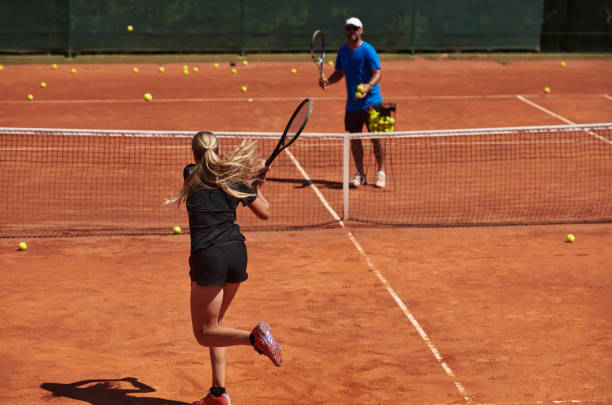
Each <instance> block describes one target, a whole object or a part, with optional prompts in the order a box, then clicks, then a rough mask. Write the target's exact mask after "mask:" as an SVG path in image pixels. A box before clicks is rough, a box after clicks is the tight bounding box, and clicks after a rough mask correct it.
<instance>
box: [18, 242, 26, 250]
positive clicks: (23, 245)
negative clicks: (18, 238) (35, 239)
mask: <svg viewBox="0 0 612 405" xmlns="http://www.w3.org/2000/svg"><path fill="white" fill-rule="evenodd" d="M17 246H18V247H19V250H28V244H27V243H25V242H19V245H17Z"/></svg>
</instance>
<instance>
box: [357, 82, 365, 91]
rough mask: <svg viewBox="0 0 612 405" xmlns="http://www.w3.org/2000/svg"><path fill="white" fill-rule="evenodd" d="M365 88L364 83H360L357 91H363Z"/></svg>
mask: <svg viewBox="0 0 612 405" xmlns="http://www.w3.org/2000/svg"><path fill="white" fill-rule="evenodd" d="M364 90H365V86H364V85H363V84H360V85H359V86H357V91H359V92H362V91H364Z"/></svg>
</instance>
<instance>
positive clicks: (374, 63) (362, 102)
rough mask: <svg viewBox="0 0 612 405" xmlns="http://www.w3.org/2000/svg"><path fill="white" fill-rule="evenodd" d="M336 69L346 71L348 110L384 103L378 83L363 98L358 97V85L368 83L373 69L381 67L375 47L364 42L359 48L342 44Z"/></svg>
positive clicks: (362, 108) (363, 108)
mask: <svg viewBox="0 0 612 405" xmlns="http://www.w3.org/2000/svg"><path fill="white" fill-rule="evenodd" d="M336 69H338V70H342V71H343V72H344V77H345V82H346V92H347V97H346V110H347V111H358V110H365V109H367V108H368V107H369V106H371V105H374V104H380V103H382V101H383V99H382V94H381V92H380V86H379V85H378V83H377V84H376V85H375V86H374V87H372V90H370V91H369V92H368V94H367V95H366V96H365V97H363V98H356V97H355V92H357V86H359V84H360V83H368V82H369V81H370V79H371V78H372V71H373V70H378V69H380V60H379V59H378V54H377V53H376V50H375V49H374V47H373V46H372V45H370V44H368V43H367V42H365V41H364V42H363V43H362V44H361V45H359V47H358V48H357V49H353V50H351V49H349V47H348V44H344V45H342V47H341V48H340V49H339V50H338V55H337V57H336Z"/></svg>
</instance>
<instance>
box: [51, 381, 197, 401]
mask: <svg viewBox="0 0 612 405" xmlns="http://www.w3.org/2000/svg"><path fill="white" fill-rule="evenodd" d="M122 381H123V382H127V383H130V384H131V385H132V387H127V388H126V387H123V385H125V384H120V382H122ZM40 388H42V389H44V390H47V391H49V392H50V393H51V396H52V397H66V398H71V399H76V400H79V401H83V402H89V403H90V404H92V405H189V404H188V403H186V402H180V401H172V400H169V399H163V398H155V397H137V396H131V395H130V394H144V393H148V392H155V389H154V388H152V387H149V386H148V385H146V384H144V383H141V382H140V381H138V379H136V378H133V377H126V378H120V379H91V380H83V381H77V382H73V383H68V384H61V383H42V384H41V385H40Z"/></svg>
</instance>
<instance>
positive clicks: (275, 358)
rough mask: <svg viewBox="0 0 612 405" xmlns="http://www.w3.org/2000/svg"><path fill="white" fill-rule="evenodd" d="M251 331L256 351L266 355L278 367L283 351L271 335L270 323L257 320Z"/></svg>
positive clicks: (281, 360)
mask: <svg viewBox="0 0 612 405" xmlns="http://www.w3.org/2000/svg"><path fill="white" fill-rule="evenodd" d="M251 333H252V334H253V337H254V341H253V347H254V348H255V350H256V351H257V353H259V354H263V355H266V356H267V357H268V358H269V359H270V360H272V363H274V365H275V366H276V367H280V366H281V364H283V351H282V350H281V348H280V346H279V345H278V343H276V341H275V340H274V338H273V337H272V329H270V325H268V324H267V323H266V322H263V321H262V322H259V323H258V324H257V326H255V327H254V328H253V331H252V332H251Z"/></svg>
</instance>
